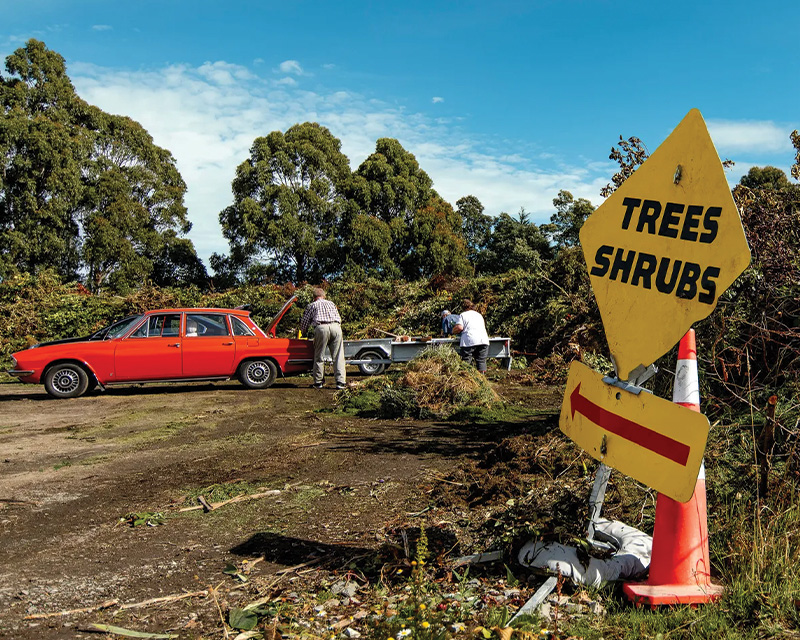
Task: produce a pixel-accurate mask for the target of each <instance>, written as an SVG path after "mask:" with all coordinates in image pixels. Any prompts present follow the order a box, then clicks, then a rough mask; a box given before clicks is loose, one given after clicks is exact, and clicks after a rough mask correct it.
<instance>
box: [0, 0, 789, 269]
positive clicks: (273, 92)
mask: <svg viewBox="0 0 800 640" xmlns="http://www.w3.org/2000/svg"><path fill="white" fill-rule="evenodd" d="M0 16H2V20H1V21H0V56H2V58H3V59H5V57H6V56H7V55H8V54H9V53H11V52H12V51H13V50H14V49H16V48H17V47H19V46H22V45H23V44H24V43H25V41H26V40H27V39H28V38H37V39H39V40H42V41H43V42H44V43H45V44H46V45H47V46H48V47H49V48H50V49H52V50H54V51H57V52H58V53H60V54H61V55H62V56H64V58H65V59H66V62H67V73H68V74H69V76H70V78H71V79H72V81H73V84H74V85H75V87H76V89H77V91H78V93H79V94H80V95H81V97H83V98H84V99H85V100H87V101H89V102H90V103H92V104H96V105H97V106H99V107H101V108H102V109H104V110H106V111H108V112H111V113H119V114H124V115H128V116H130V117H132V118H134V119H135V120H137V121H139V122H140V123H141V124H142V125H143V126H144V127H145V128H146V129H147V130H148V131H149V132H150V133H151V134H152V135H153V137H154V139H155V142H156V143H157V144H159V145H160V146H162V147H165V148H167V149H169V150H170V151H171V152H172V153H173V155H174V156H175V158H176V162H177V165H178V168H179V169H180V171H181V174H182V175H183V177H184V179H185V180H186V182H187V185H188V192H187V195H186V205H187V207H188V210H189V218H190V220H191V221H192V223H193V225H194V227H193V229H192V231H191V232H190V234H189V237H190V238H191V239H192V240H193V241H194V243H195V246H196V248H197V251H198V254H199V255H200V256H201V257H202V258H203V259H204V260H207V258H208V256H209V255H210V254H211V253H212V252H215V251H216V252H220V253H226V252H227V244H226V242H225V240H224V239H223V237H222V234H221V231H220V228H219V223H218V214H219V211H220V210H221V209H222V208H224V207H225V206H227V205H228V204H230V202H231V194H230V184H231V180H232V178H233V175H234V171H235V168H236V165H237V164H239V163H240V162H242V161H243V160H245V159H246V158H247V156H248V149H249V147H250V145H251V143H252V142H253V140H254V138H255V137H257V136H259V135H266V134H267V133H269V132H270V131H275V130H281V131H285V130H286V129H287V128H288V127H290V126H291V125H293V124H295V123H298V122H305V121H316V122H319V123H321V124H323V125H325V126H326V127H328V128H329V129H330V130H331V131H332V132H333V134H334V135H336V136H337V137H338V138H339V139H340V140H341V141H342V150H343V152H344V153H345V154H346V155H347V156H348V158H349V159H350V163H351V166H352V168H353V169H355V168H357V167H358V165H359V164H360V163H361V162H362V161H363V160H364V159H365V158H366V157H367V156H368V155H369V154H370V153H372V152H373V151H374V149H375V141H376V140H377V139H378V138H380V137H391V138H397V139H398V140H399V141H400V142H401V144H402V145H403V146H404V147H405V148H406V149H407V150H408V151H410V152H411V153H413V154H414V155H415V156H416V158H417V160H418V161H419V163H420V166H421V167H422V168H423V169H424V170H425V171H426V172H427V173H428V174H429V175H430V176H431V178H432V179H433V182H434V188H435V189H436V190H437V191H438V192H439V193H440V194H441V195H442V196H444V197H445V198H446V199H447V200H448V201H449V202H451V203H452V204H455V202H456V200H458V199H459V198H460V197H462V196H466V195H470V194H471V195H474V196H476V197H477V198H478V199H479V200H480V201H481V202H482V203H483V204H484V206H485V208H486V213H489V214H491V215H497V214H499V213H500V212H502V211H505V212H508V213H511V214H515V213H517V212H518V211H519V210H520V208H522V207H524V208H525V210H526V211H527V212H529V213H530V214H531V218H532V219H533V221H535V222H537V223H541V222H546V221H548V220H549V218H550V216H551V215H552V213H553V206H552V200H553V198H554V197H555V196H556V195H557V193H558V191H559V190H560V189H566V190H568V191H570V192H572V193H573V195H575V196H576V197H584V198H587V199H589V200H591V201H592V202H593V203H594V204H595V205H599V204H600V203H601V202H602V198H601V197H600V195H599V194H600V189H601V187H602V186H603V185H605V184H606V183H608V182H609V181H610V178H611V175H612V174H613V173H614V171H615V168H616V167H615V165H614V164H613V163H612V162H611V161H610V160H609V159H608V154H609V151H610V149H611V147H612V146H613V145H614V144H615V143H616V142H617V140H618V139H619V136H620V135H622V136H624V137H626V138H627V137H629V136H633V135H635V136H638V137H639V138H641V139H642V140H643V141H644V142H645V144H646V145H647V147H648V149H649V150H650V151H651V152H652V151H653V150H655V148H656V147H657V146H658V145H659V144H660V143H661V142H662V141H663V140H664V139H665V138H666V137H667V135H669V133H670V132H671V131H672V129H674V128H675V126H677V124H678V123H679V122H680V121H681V119H682V118H683V117H684V116H685V115H686V113H687V112H688V111H689V110H690V109H692V108H698V109H700V111H701V113H702V114H703V117H704V118H705V120H706V123H707V124H708V127H709V130H710V132H711V137H712V139H713V140H714V143H715V145H716V147H717V150H718V151H719V153H720V156H722V157H723V158H729V159H731V160H734V161H735V162H736V165H735V167H734V168H733V170H731V171H729V172H728V174H727V175H728V179H729V182H730V183H731V184H735V183H736V182H737V181H738V179H739V177H740V176H741V175H742V174H743V173H745V172H746V171H747V170H748V169H749V168H750V167H751V166H753V165H759V166H763V165H766V164H771V165H774V166H777V167H780V168H782V169H783V170H784V171H786V172H787V174H788V172H789V168H790V167H791V165H792V162H793V160H794V151H793V149H792V146H791V144H790V142H789V134H790V132H791V131H792V130H793V129H798V128H800V115H799V114H800V112H799V111H798V106H799V105H800V99H799V98H800V95H798V94H799V93H800V88H798V83H797V78H798V77H800V56H799V55H798V52H797V46H796V42H797V34H796V25H797V24H799V23H800V2H798V1H797V0H776V1H775V2H773V3H770V4H769V5H768V6H765V7H759V6H758V5H756V4H754V3H752V2H744V1H742V0H728V1H727V2H721V1H718V0H709V1H705V2H704V1H702V0H694V1H693V2H687V1H683V0H678V1H673V2H670V3H665V2H645V1H642V0H638V1H628V0H624V1H611V0H608V1H606V0H548V1H543V0H529V1H527V2H510V1H495V2H487V1H486V0H484V1H481V2H473V1H467V0H461V1H459V2H438V1H435V0H428V1H426V2H422V1H417V0H405V1H404V2H392V3H389V2H377V1H375V2H355V1H348V0H339V1H338V2H331V1H319V0H314V1H302V0H300V1H292V0H284V1H283V2H281V3H273V2H267V1H264V2H257V1H255V0H254V1H250V2H243V1H240V0H228V1H227V2H210V1H206V0H191V1H180V2H177V1H169V0H159V1H158V2H156V1H151V0H134V1H132V2H127V3H121V2H109V1H108V0H104V1H97V0H71V1H64V0H60V1H58V0H26V2H20V1H19V0H14V1H9V0H0Z"/></svg>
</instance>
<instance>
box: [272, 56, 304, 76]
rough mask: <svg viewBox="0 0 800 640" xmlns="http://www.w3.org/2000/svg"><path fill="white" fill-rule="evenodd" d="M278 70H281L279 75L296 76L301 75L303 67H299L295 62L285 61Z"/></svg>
mask: <svg viewBox="0 0 800 640" xmlns="http://www.w3.org/2000/svg"><path fill="white" fill-rule="evenodd" d="M278 68H279V69H280V70H281V73H293V74H295V75H296V76H302V75H303V67H301V66H300V63H299V62H298V61H297V60H285V61H284V62H281V64H280V65H279V66H278Z"/></svg>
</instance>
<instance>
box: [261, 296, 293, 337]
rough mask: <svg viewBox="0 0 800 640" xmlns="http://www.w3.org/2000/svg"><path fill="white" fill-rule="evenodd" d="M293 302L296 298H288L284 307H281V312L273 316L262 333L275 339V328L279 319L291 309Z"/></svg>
mask: <svg viewBox="0 0 800 640" xmlns="http://www.w3.org/2000/svg"><path fill="white" fill-rule="evenodd" d="M295 300H297V296H292V297H291V298H289V299H288V300H287V301H286V302H285V303H284V305H283V306H282V307H281V310H280V311H278V313H276V314H275V317H274V318H273V319H272V320H270V321H269V324H268V325H267V326H266V327H265V328H264V332H265V333H266V334H267V335H268V336H272V337H273V338H274V337H275V327H277V326H278V323H279V322H280V321H281V318H283V316H285V315H286V312H287V311H288V310H289V309H291V308H292V305H293V304H294V302H295Z"/></svg>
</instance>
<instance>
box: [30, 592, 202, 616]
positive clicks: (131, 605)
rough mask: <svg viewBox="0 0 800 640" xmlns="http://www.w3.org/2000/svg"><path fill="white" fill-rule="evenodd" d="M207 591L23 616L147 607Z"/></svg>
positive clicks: (196, 595)
mask: <svg viewBox="0 0 800 640" xmlns="http://www.w3.org/2000/svg"><path fill="white" fill-rule="evenodd" d="M207 595H208V591H207V590H203V591H192V592H190V593H179V594H177V595H174V596H161V597H159V598H151V599H150V600H143V601H142V602H131V603H128V604H119V600H106V601H105V602H101V603H100V604H98V605H95V606H93V607H81V608H80V609H68V610H66V611H56V612H54V613H34V614H31V615H29V616H25V618H24V619H25V620H43V619H45V618H57V617H59V616H71V615H75V614H76V613H91V612H93V611H101V610H102V609H108V608H109V607H114V606H116V605H119V610H120V611H122V610H124V609H139V608H141V607H147V606H150V605H151V604H162V603H164V602H176V601H178V600H184V599H185V598H196V597H201V596H207Z"/></svg>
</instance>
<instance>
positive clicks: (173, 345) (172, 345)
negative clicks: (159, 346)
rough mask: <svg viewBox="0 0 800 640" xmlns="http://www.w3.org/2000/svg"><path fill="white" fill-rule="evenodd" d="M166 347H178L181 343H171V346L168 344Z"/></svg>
mask: <svg viewBox="0 0 800 640" xmlns="http://www.w3.org/2000/svg"><path fill="white" fill-rule="evenodd" d="M167 346H168V347H180V346H181V343H180V342H173V343H172V344H168V345H167Z"/></svg>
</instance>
